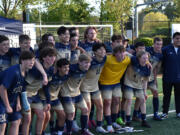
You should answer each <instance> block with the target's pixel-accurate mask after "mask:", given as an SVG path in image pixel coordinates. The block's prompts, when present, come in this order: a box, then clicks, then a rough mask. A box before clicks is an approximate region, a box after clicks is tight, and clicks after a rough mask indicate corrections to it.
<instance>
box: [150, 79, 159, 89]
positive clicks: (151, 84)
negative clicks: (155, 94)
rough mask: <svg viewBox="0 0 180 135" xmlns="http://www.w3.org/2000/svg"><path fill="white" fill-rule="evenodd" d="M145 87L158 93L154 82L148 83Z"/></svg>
mask: <svg viewBox="0 0 180 135" xmlns="http://www.w3.org/2000/svg"><path fill="white" fill-rule="evenodd" d="M147 87H148V89H152V90H155V91H158V87H157V85H156V83H155V81H154V80H153V81H150V82H148V86H147Z"/></svg>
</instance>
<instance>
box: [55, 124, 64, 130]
mask: <svg viewBox="0 0 180 135" xmlns="http://www.w3.org/2000/svg"><path fill="white" fill-rule="evenodd" d="M63 130H64V126H63V127H60V126H58V125H56V131H63Z"/></svg>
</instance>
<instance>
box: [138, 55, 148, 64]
mask: <svg viewBox="0 0 180 135" xmlns="http://www.w3.org/2000/svg"><path fill="white" fill-rule="evenodd" d="M148 59H149V56H148V53H144V54H143V55H142V56H141V57H139V63H140V65H142V66H144V65H146V63H147V62H148Z"/></svg>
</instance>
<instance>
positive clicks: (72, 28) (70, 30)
mask: <svg viewBox="0 0 180 135" xmlns="http://www.w3.org/2000/svg"><path fill="white" fill-rule="evenodd" d="M74 30H79V29H78V28H77V27H71V28H70V29H69V33H70V34H74V33H73V31H74Z"/></svg>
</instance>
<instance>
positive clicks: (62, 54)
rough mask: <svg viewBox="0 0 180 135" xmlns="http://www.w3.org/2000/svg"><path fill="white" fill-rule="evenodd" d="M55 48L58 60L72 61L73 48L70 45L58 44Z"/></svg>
mask: <svg viewBox="0 0 180 135" xmlns="http://www.w3.org/2000/svg"><path fill="white" fill-rule="evenodd" d="M55 48H56V50H57V52H58V54H57V58H58V59H60V58H66V59H68V60H69V61H70V58H71V47H70V45H64V44H62V43H56V44H55Z"/></svg>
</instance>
